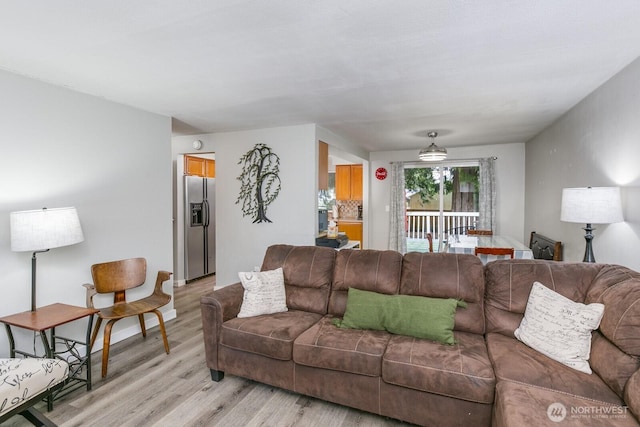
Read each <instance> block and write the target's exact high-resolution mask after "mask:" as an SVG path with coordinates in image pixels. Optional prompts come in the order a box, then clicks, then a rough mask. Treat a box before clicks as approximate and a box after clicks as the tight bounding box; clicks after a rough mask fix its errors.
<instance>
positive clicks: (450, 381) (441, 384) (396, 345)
mask: <svg viewBox="0 0 640 427" xmlns="http://www.w3.org/2000/svg"><path fill="white" fill-rule="evenodd" d="M455 336H456V344H455V345H453V346H450V345H443V344H440V343H437V342H434V341H429V340H423V339H419V338H412V337H406V336H401V335H394V336H392V337H391V339H390V340H389V344H388V345H387V351H386V352H385V354H384V358H383V361H382V379H383V381H384V382H386V383H389V384H393V385H398V386H401V387H409V388H412V389H416V390H421V391H426V392H430V393H435V394H439V395H444V396H449V397H454V398H457V399H464V400H469V401H472V402H478V403H487V404H488V403H491V402H493V395H494V387H495V376H494V373H493V368H492V367H491V363H490V361H489V356H488V354H487V347H486V344H485V341H484V337H483V336H482V335H478V334H471V333H468V332H456V333H455Z"/></svg>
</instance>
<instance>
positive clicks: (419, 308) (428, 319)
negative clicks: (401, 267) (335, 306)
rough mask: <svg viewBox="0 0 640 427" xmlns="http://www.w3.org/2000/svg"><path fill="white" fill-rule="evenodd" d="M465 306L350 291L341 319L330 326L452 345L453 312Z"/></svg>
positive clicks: (447, 301) (443, 300) (420, 298)
mask: <svg viewBox="0 0 640 427" xmlns="http://www.w3.org/2000/svg"><path fill="white" fill-rule="evenodd" d="M466 306H467V305H466V303H465V302H464V301H458V300H455V299H453V298H447V299H444V298H429V297H419V296H411V295H385V294H379V293H377V292H369V291H361V290H359V289H355V288H349V292H348V298H347V309H346V311H345V313H344V317H343V319H342V320H341V319H334V320H333V324H334V325H336V326H338V327H339V328H351V329H374V330H378V331H387V332H391V333H392V334H398V335H408V336H411V337H416V338H425V339H430V340H434V341H439V342H441V343H444V344H454V342H455V341H454V337H453V322H454V317H455V315H456V308H457V307H466Z"/></svg>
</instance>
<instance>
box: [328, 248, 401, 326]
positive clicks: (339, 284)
mask: <svg viewBox="0 0 640 427" xmlns="http://www.w3.org/2000/svg"><path fill="white" fill-rule="evenodd" d="M401 272H402V255H401V254H400V252H396V251H379V250H372V249H369V250H367V249H365V250H353V249H343V250H341V251H339V252H338V254H337V256H336V268H335V271H334V275H333V286H332V288H331V297H330V299H329V314H333V315H336V316H340V317H342V315H343V314H344V311H345V308H346V306H347V291H348V290H349V288H356V289H361V290H364V291H371V292H378V293H381V294H389V295H395V294H397V293H398V289H399V288H400V274H401Z"/></svg>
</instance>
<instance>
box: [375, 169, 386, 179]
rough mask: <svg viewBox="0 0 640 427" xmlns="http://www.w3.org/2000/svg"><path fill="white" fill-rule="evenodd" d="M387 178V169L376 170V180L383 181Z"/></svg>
mask: <svg viewBox="0 0 640 427" xmlns="http://www.w3.org/2000/svg"><path fill="white" fill-rule="evenodd" d="M386 177H387V170H386V169H385V168H378V169H376V178H378V179H379V180H383V179H385V178H386Z"/></svg>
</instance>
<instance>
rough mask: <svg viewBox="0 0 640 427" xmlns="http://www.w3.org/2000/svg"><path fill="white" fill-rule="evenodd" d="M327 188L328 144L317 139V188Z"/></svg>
mask: <svg viewBox="0 0 640 427" xmlns="http://www.w3.org/2000/svg"><path fill="white" fill-rule="evenodd" d="M328 189H329V145H328V144H327V143H325V142H322V141H318V190H328Z"/></svg>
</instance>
